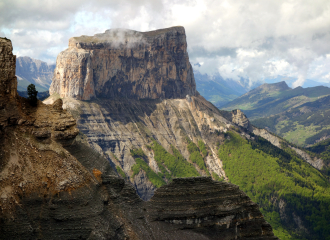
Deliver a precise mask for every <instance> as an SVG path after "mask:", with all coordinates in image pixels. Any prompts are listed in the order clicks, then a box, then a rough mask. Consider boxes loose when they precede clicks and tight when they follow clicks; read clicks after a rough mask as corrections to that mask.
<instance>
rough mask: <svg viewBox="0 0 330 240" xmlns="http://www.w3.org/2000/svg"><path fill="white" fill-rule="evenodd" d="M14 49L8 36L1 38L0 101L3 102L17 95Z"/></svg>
mask: <svg viewBox="0 0 330 240" xmlns="http://www.w3.org/2000/svg"><path fill="white" fill-rule="evenodd" d="M12 51H13V47H12V44H11V41H10V40H9V39H7V38H0V84H1V85H0V101H1V102H2V103H4V102H5V101H8V100H9V99H12V98H15V97H16V96H17V79H16V76H15V61H16V56H15V55H13V53H12ZM0 109H1V105H0Z"/></svg>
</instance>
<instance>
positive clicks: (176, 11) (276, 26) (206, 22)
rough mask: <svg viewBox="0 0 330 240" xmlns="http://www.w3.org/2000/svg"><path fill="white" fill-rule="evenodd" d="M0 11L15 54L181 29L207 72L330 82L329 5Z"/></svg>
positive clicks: (144, 4) (48, 3)
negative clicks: (102, 36)
mask: <svg viewBox="0 0 330 240" xmlns="http://www.w3.org/2000/svg"><path fill="white" fill-rule="evenodd" d="M0 12H1V15H0V34H2V35H5V36H6V37H8V38H11V39H12V41H13V44H14V50H15V52H16V54H17V55H29V56H31V57H34V58H39V59H42V60H47V61H55V57H56V55H57V54H58V53H59V51H61V50H64V49H65V48H66V47H67V44H68V39H69V38H70V37H72V36H80V35H83V34H84V35H94V34H95V33H100V32H104V30H105V29H109V28H118V27H120V28H129V29H134V30H138V31H148V30H154V29H157V28H164V27H170V26H176V25H183V26H184V27H185V29H186V33H187V41H188V52H189V55H190V59H191V62H192V63H197V62H203V63H204V64H203V65H202V66H201V67H200V68H199V70H200V71H201V72H203V73H209V74H213V73H215V72H219V73H220V74H221V75H222V76H223V77H224V78H232V79H239V78H240V77H244V78H248V79H250V81H251V82H255V81H261V80H262V79H264V78H267V77H274V76H276V75H286V76H291V77H297V78H298V80H299V81H297V83H296V84H300V83H301V82H303V80H302V79H306V78H311V79H314V80H319V81H329V69H330V68H329V67H330V60H329V57H327V56H330V44H329V42H330V31H329V29H330V1H328V0H313V1H311V0H306V1H298V0H290V1H284V0H267V1H264V0H255V1H242V0H230V1H229V0H219V1H213V0H192V1H188V0H182V1H180V0H122V1H120V0H95V1H90V0H79V1H78V0H71V1H64V0H57V1H55V0H43V1H41V0H32V1H24V0H2V1H1V2H0Z"/></svg>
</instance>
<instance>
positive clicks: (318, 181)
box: [219, 131, 330, 239]
mask: <svg viewBox="0 0 330 240" xmlns="http://www.w3.org/2000/svg"><path fill="white" fill-rule="evenodd" d="M282 149H283V150H281V149H279V148H277V147H274V146H273V145H272V144H270V143H269V142H268V141H266V140H264V139H262V138H260V137H258V138H257V140H256V141H253V140H252V141H251V140H247V139H244V138H242V137H241V136H240V135H239V134H238V133H236V132H234V131H231V132H228V139H227V140H226V142H225V143H224V144H223V145H221V146H220V148H219V157H220V158H221V159H222V161H223V164H224V170H225V172H226V174H227V176H228V178H229V181H230V182H232V183H234V184H237V185H239V186H240V187H241V188H242V189H243V191H244V192H246V193H247V194H248V196H249V197H251V198H252V199H253V200H254V201H255V202H257V203H258V204H259V205H260V208H261V211H262V213H263V214H264V215H265V218H266V220H267V221H269V222H270V223H271V225H272V226H273V228H274V232H275V235H277V236H278V237H279V238H281V239H330V237H329V236H330V228H329V223H330V209H329V205H330V184H329V179H327V177H325V176H324V175H323V174H322V173H320V172H319V171H318V170H316V169H315V168H313V167H312V166H310V165H309V164H308V163H306V162H305V161H304V160H302V159H300V158H299V157H298V156H297V155H296V154H295V152H293V151H292V150H291V149H290V148H288V147H286V146H284V145H282Z"/></svg>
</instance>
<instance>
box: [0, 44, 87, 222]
mask: <svg viewBox="0 0 330 240" xmlns="http://www.w3.org/2000/svg"><path fill="white" fill-rule="evenodd" d="M0 40H1V41H0V49H1V54H0V59H4V61H3V63H2V64H1V68H0V71H1V73H2V74H1V83H0V84H1V86H2V88H1V98H0V106H2V109H1V114H0V214H1V215H2V216H8V215H9V216H10V215H11V214H12V213H13V210H14V208H13V207H14V205H13V204H19V202H20V199H21V198H24V197H25V196H27V195H30V194H35V195H46V196H48V195H52V194H55V193H60V192H63V191H68V190H69V189H75V188H78V187H81V186H82V185H85V184H86V183H88V182H90V181H91V178H90V177H89V176H87V175H86V174H87V171H86V170H84V168H83V167H82V166H81V164H80V163H79V162H78V161H77V160H76V159H75V158H74V157H72V156H71V155H70V154H69V153H68V152H67V151H66V150H65V149H63V147H62V145H65V144H69V143H70V141H72V140H73V139H74V137H75V136H76V135H77V134H78V132H79V131H78V129H77V128H76V127H75V126H76V121H75V120H74V119H73V118H72V116H71V114H70V113H68V112H67V111H66V110H63V109H62V100H57V101H56V102H55V103H54V104H53V105H45V104H43V103H42V102H38V106H37V107H34V106H31V105H30V103H29V102H28V100H27V99H25V98H21V97H19V96H17V92H16V89H15V87H16V77H15V56H14V55H12V53H11V51H12V46H11V42H10V41H9V40H7V39H0ZM6 59H7V60H8V61H7V62H6Z"/></svg>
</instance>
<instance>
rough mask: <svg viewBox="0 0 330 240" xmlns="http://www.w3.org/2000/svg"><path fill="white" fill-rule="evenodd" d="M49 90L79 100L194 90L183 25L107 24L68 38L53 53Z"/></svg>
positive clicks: (172, 95)
mask: <svg viewBox="0 0 330 240" xmlns="http://www.w3.org/2000/svg"><path fill="white" fill-rule="evenodd" d="M49 92H50V95H52V94H54V93H59V94H60V96H61V97H73V98H76V99H79V100H90V99H92V98H95V97H105V98H112V99H114V98H134V99H145V98H147V99H158V98H163V99H164V98H184V97H185V96H186V95H196V84H195V79H194V75H193V70H192V67H191V65H190V63H189V58H188V53H187V42H186V35H185V30H184V28H183V27H172V28H167V29H161V30H156V31H151V32H136V31H132V30H127V29H111V30H107V31H106V32H105V33H103V34H96V35H94V36H84V35H83V36H81V37H73V38H70V40H69V48H68V49H66V50H65V51H63V52H61V53H60V54H59V55H58V57H57V61H56V68H55V71H54V77H53V82H52V85H51V87H50V90H49Z"/></svg>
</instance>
